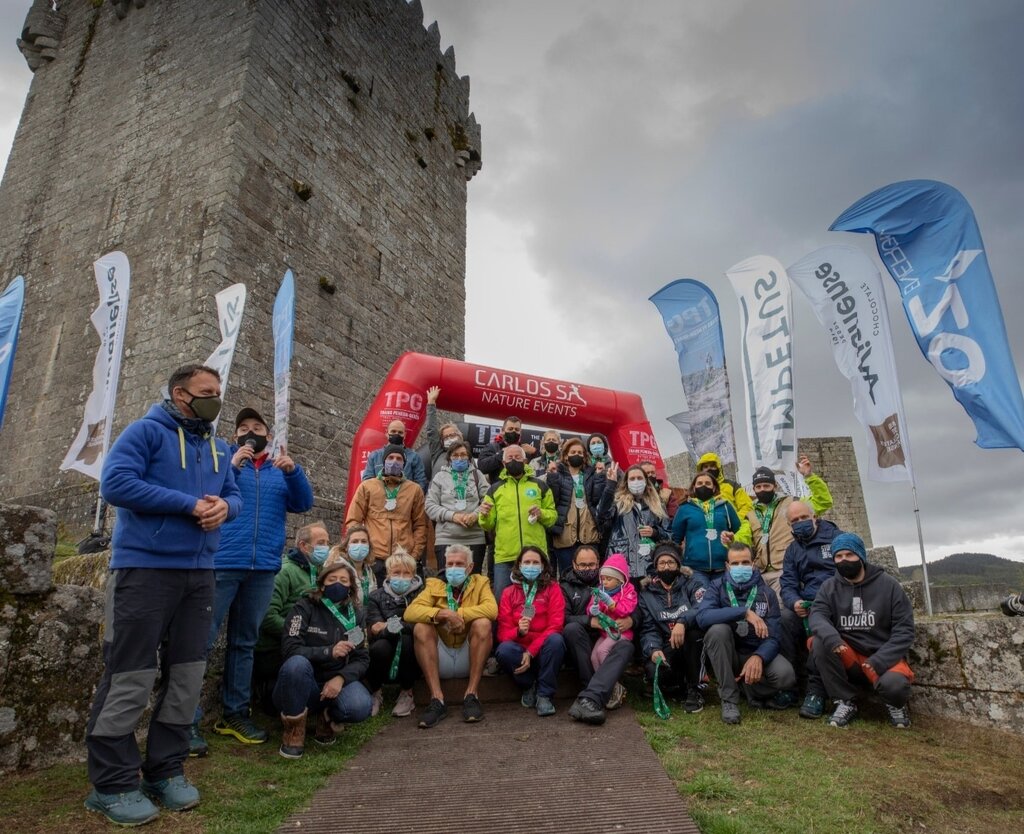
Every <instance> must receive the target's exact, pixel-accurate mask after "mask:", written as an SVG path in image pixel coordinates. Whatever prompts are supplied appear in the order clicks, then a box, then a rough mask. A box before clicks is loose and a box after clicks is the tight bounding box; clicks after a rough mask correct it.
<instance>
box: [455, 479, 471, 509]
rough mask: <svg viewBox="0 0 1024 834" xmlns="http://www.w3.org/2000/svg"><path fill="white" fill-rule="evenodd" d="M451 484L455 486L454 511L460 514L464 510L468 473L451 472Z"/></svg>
mask: <svg viewBox="0 0 1024 834" xmlns="http://www.w3.org/2000/svg"><path fill="white" fill-rule="evenodd" d="M452 483H453V484H454V486H455V509H456V510H459V511H460V512H461V511H462V510H464V509H466V485H467V484H468V483H469V472H468V471H467V472H455V471H454V470H453V471H452Z"/></svg>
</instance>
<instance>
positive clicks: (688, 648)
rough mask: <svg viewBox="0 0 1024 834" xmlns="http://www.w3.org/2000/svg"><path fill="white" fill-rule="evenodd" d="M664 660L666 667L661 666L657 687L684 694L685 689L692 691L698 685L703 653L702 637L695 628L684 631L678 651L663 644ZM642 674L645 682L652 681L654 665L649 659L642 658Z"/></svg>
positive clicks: (701, 674)
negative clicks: (645, 679) (684, 636)
mask: <svg viewBox="0 0 1024 834" xmlns="http://www.w3.org/2000/svg"><path fill="white" fill-rule="evenodd" d="M665 646H666V648H665V649H664V652H665V660H666V661H668V667H667V668H666V667H665V665H664V664H662V666H661V673H660V674H659V676H658V686H660V687H661V688H662V689H664V688H665V687H675V688H676V689H678V690H679V693H680V694H685V693H686V690H687V689H692V688H693V687H695V686H697V684H699V683H700V681H701V678H702V677H703V673H702V672H701V655H703V653H704V635H703V634H701V633H700V632H699V631H698V630H697V629H696V628H688V629H687V630H686V639H685V640H683V645H682V646H681V647H680V648H678V649H673V648H671V647H669V646H668V642H667V641H666V643H665ZM644 672H645V674H646V676H647V680H649V681H653V680H654V663H653V662H652V661H651V659H650V658H649V657H647V658H644Z"/></svg>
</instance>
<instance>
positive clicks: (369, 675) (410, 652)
mask: <svg viewBox="0 0 1024 834" xmlns="http://www.w3.org/2000/svg"><path fill="white" fill-rule="evenodd" d="M400 637H401V640H402V655H401V657H399V658H398V673H397V675H396V676H395V683H397V684H398V685H399V687H401V688H402V689H412V686H413V684H414V683H416V678H418V677H419V676H420V666H419V664H418V663H417V662H416V650H415V648H414V647H413V640H412V635H411V634H406V633H405V632H402V634H401V635H400ZM397 646H398V640H396V639H395V638H394V636H393V635H390V634H388V633H387V632H385V633H384V636H381V637H376V638H374V640H373V642H372V643H370V668H369V669H368V670H367V672H366V677H365V679H364V680H363V683H364V684H366V688H367V689H368V690H370V692H376V691H377V690H378V689H380V688H381V686H383V685H384V684H385V683H390V682H391V664H392V662H393V661H394V659H395V649H396V648H397Z"/></svg>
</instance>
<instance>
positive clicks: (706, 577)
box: [638, 568, 725, 590]
mask: <svg viewBox="0 0 1024 834" xmlns="http://www.w3.org/2000/svg"><path fill="white" fill-rule="evenodd" d="M690 570H692V571H693V576H694V579H700V580H702V581H703V582H704V585H705V587H708V588H710V587H711V583H712V582H714V581H715V580H716V579H718V577H720V576H722V575H723V574H724V573H725V571H724V570H716V571H707V570H697V569H696V568H690ZM638 590H639V589H638Z"/></svg>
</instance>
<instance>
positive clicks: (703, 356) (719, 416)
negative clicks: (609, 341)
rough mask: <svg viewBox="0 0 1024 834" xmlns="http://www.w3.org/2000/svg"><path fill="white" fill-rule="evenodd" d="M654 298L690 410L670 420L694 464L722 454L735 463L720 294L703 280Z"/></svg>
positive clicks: (664, 290)
mask: <svg viewBox="0 0 1024 834" xmlns="http://www.w3.org/2000/svg"><path fill="white" fill-rule="evenodd" d="M650 300H651V301H652V302H653V303H654V306H655V307H657V308H658V312H659V313H661V317H662V319H663V320H664V322H665V330H667V331H668V335H669V337H670V338H671V339H672V344H673V346H674V347H675V349H676V355H677V357H678V359H679V378H680V381H681V382H682V384H683V395H684V396H685V398H686V410H685V411H684V412H681V413H680V414H675V415H673V416H672V417H670V418H669V420H670V421H671V422H672V424H673V425H674V426H676V428H678V429H679V433H680V434H681V435H682V436H683V442H684V443H685V444H686V449H687V451H688V452H689V453H690V454H691V455H692V456H693V457H694V460H696V459H697V458H698V457H700V456H701V455H703V454H705V453H707V452H717V453H718V455H719V457H721V459H722V463H735V462H736V435H735V434H734V433H733V427H732V413H731V412H730V410H729V376H728V374H727V373H726V369H725V345H724V343H723V341H722V319H721V316H720V315H719V312H718V301H717V300H716V299H715V295H714V293H712V292H711V290H709V289H708V288H707V287H706V286H704V285H703V284H702V283H700V282H699V281H694V280H692V279H690V278H684V279H682V280H680V281H673V282H672V283H671V284H668V285H666V286H664V287H662V288H661V289H660V290H658V291H657V292H656V293H655V294H654V295H652V296H651V298H650Z"/></svg>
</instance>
